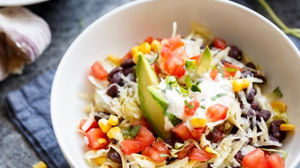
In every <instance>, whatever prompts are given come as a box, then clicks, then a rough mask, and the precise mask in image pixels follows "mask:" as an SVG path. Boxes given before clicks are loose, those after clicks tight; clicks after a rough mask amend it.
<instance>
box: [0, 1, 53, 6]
mask: <svg viewBox="0 0 300 168" xmlns="http://www.w3.org/2000/svg"><path fill="white" fill-rule="evenodd" d="M45 1H48V0H0V6H22V5H32V4H37V3H41V2H45Z"/></svg>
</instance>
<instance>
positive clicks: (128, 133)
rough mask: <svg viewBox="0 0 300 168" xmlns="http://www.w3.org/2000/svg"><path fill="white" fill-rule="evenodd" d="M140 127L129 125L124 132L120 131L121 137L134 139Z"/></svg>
mask: <svg viewBox="0 0 300 168" xmlns="http://www.w3.org/2000/svg"><path fill="white" fill-rule="evenodd" d="M140 127H141V125H135V126H132V125H130V126H129V127H128V128H127V129H126V130H123V131H122V134H123V136H130V137H132V138H135V136H136V135H137V134H138V133H139V131H140Z"/></svg>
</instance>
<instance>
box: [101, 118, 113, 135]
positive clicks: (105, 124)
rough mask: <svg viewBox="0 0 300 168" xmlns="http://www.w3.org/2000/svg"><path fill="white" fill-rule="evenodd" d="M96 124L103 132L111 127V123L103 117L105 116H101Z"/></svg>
mask: <svg viewBox="0 0 300 168" xmlns="http://www.w3.org/2000/svg"><path fill="white" fill-rule="evenodd" d="M98 125H99V127H100V128H101V130H102V131H103V132H104V133H107V132H108V130H109V129H110V128H111V124H110V123H108V121H107V119H105V118H101V119H100V120H99V121H98Z"/></svg>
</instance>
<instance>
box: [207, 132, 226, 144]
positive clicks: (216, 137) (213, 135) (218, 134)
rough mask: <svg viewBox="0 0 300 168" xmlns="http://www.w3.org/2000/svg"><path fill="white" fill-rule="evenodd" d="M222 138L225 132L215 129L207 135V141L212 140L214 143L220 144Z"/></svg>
mask: <svg viewBox="0 0 300 168" xmlns="http://www.w3.org/2000/svg"><path fill="white" fill-rule="evenodd" d="M222 137H223V132H222V131H220V130H219V129H215V130H213V131H212V132H210V133H208V134H207V135H206V139H207V140H210V141H211V142H213V143H217V142H219V141H220V140H221V139H222Z"/></svg>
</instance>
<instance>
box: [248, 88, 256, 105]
mask: <svg viewBox="0 0 300 168" xmlns="http://www.w3.org/2000/svg"><path fill="white" fill-rule="evenodd" d="M254 96H255V94H254V90H253V89H251V90H250V92H249V94H248V95H247V102H248V103H251V102H252V101H253V100H254Z"/></svg>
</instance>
